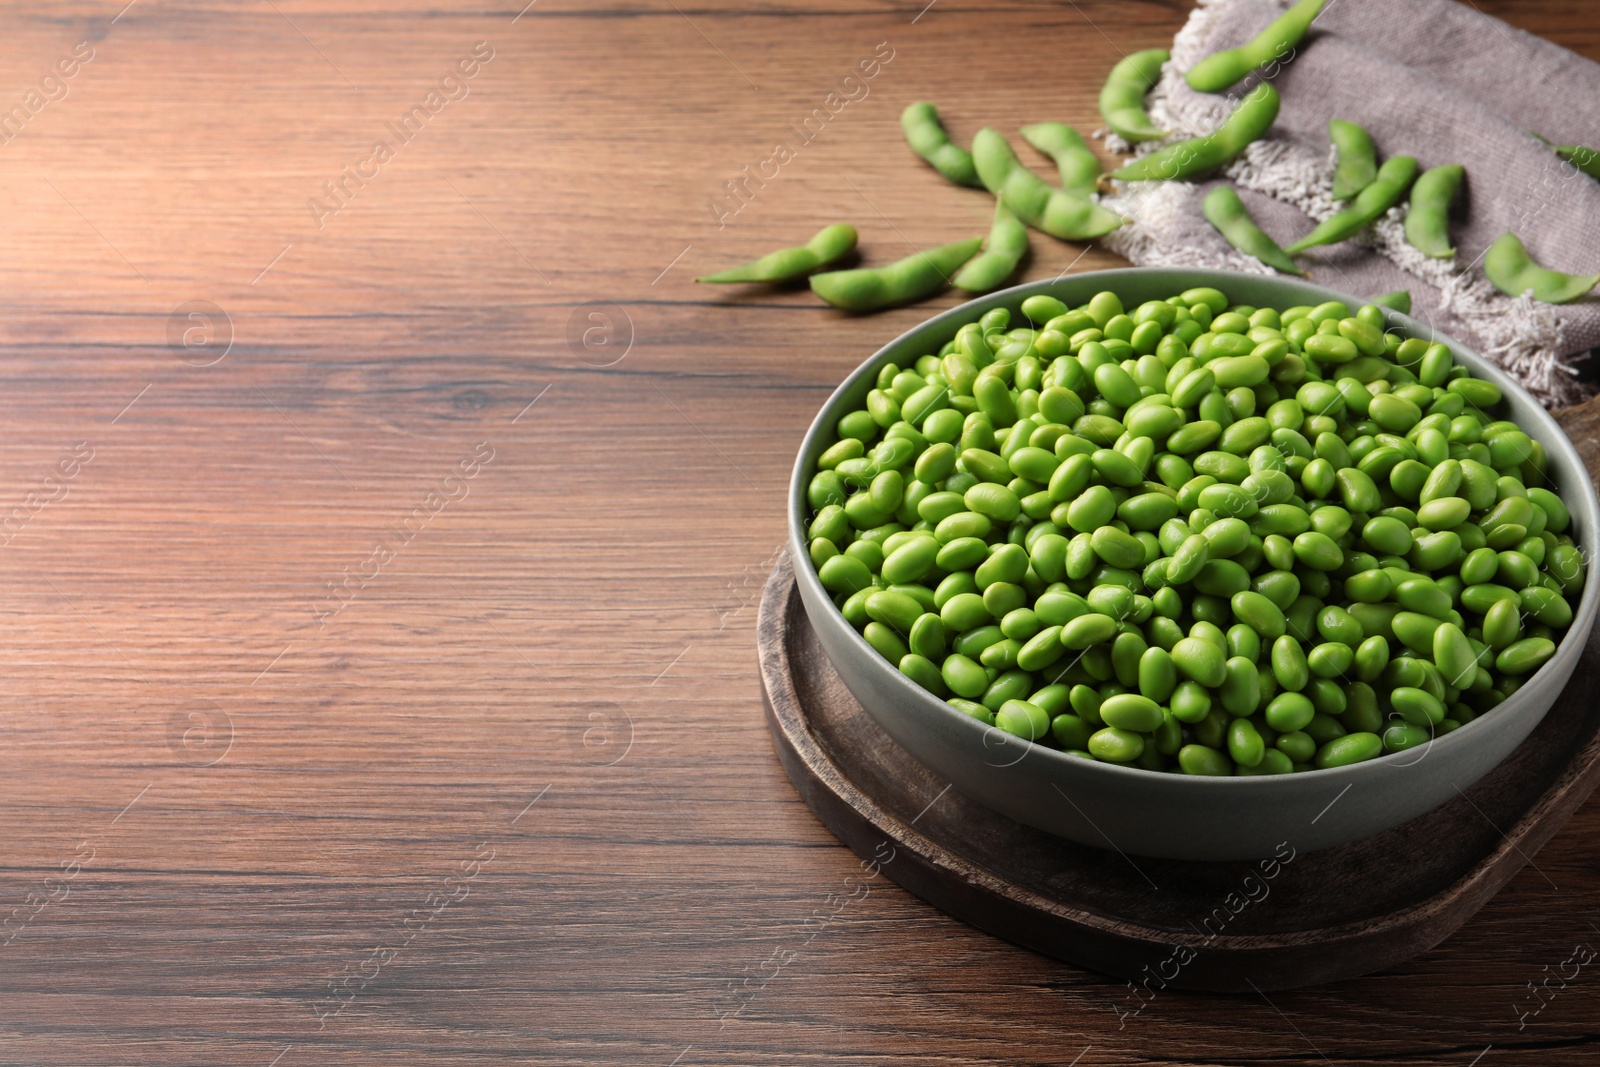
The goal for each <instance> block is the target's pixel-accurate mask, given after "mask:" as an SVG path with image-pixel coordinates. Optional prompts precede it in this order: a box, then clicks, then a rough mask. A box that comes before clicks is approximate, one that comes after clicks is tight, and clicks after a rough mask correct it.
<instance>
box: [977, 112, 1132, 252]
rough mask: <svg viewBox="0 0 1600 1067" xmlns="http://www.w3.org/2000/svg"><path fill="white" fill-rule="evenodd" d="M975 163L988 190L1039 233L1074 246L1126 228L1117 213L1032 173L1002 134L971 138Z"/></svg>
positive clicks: (983, 132) (995, 132)
mask: <svg viewBox="0 0 1600 1067" xmlns="http://www.w3.org/2000/svg"><path fill="white" fill-rule="evenodd" d="M972 158H973V160H974V161H975V162H976V163H977V167H978V177H979V178H980V179H981V180H982V181H983V185H984V188H986V189H988V190H989V191H990V192H991V193H993V194H994V195H995V196H996V197H997V198H999V200H1000V201H1001V202H1002V203H1004V204H1005V206H1006V207H1007V208H1009V209H1010V210H1011V211H1012V212H1013V213H1014V214H1015V215H1016V216H1017V218H1019V219H1021V220H1022V221H1023V222H1025V223H1027V224H1028V225H1029V226H1032V227H1033V228H1034V229H1037V230H1041V231H1043V232H1044V233H1047V234H1049V235H1050V236H1052V237H1060V238H1063V239H1065V240H1069V241H1088V240H1093V239H1094V238H1096V237H1103V236H1105V235H1106V234H1108V233H1110V232H1111V231H1112V230H1114V229H1116V228H1117V227H1118V226H1121V225H1122V221H1123V220H1122V216H1121V215H1118V214H1117V213H1116V212H1114V211H1110V210H1108V209H1106V208H1103V207H1101V206H1100V205H1099V204H1096V203H1093V202H1092V201H1089V200H1086V199H1084V198H1082V197H1077V196H1073V195H1072V194H1071V193H1068V192H1066V191H1065V190H1062V189H1058V188H1056V187H1055V186H1052V185H1050V184H1049V183H1048V182H1046V181H1045V180H1044V179H1043V178H1041V177H1039V176H1038V175H1037V174H1035V173H1034V172H1033V171H1031V170H1029V169H1028V168H1027V167H1026V166H1024V165H1023V164H1022V161H1021V160H1019V159H1018V158H1017V154H1016V153H1015V152H1014V151H1012V149H1011V145H1010V144H1009V143H1008V142H1007V141H1006V139H1005V136H1004V135H1003V134H1001V133H1000V132H999V131H998V130H994V129H990V128H988V127H985V128H984V129H981V130H979V131H978V133H977V135H976V136H974V137H973V139H972Z"/></svg>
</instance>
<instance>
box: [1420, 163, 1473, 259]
mask: <svg viewBox="0 0 1600 1067" xmlns="http://www.w3.org/2000/svg"><path fill="white" fill-rule="evenodd" d="M1466 173H1467V172H1466V169H1465V168H1464V167H1462V166H1461V164H1459V163H1450V164H1446V165H1445V166H1442V167H1432V168H1430V169H1428V170H1426V171H1423V173H1422V176H1421V177H1419V178H1418V179H1417V183H1416V184H1415V185H1413V186H1412V187H1411V206H1410V207H1409V208H1407V209H1406V241H1407V242H1409V243H1410V245H1411V247H1412V248H1415V249H1416V250H1417V251H1419V252H1421V253H1422V254H1423V255H1425V256H1432V257H1433V258H1434V259H1448V258H1450V257H1451V256H1453V255H1455V254H1456V250H1455V248H1454V247H1452V246H1451V244H1450V202H1451V201H1452V200H1454V199H1455V198H1456V190H1457V189H1459V188H1460V187H1461V179H1462V178H1463V177H1465V176H1466Z"/></svg>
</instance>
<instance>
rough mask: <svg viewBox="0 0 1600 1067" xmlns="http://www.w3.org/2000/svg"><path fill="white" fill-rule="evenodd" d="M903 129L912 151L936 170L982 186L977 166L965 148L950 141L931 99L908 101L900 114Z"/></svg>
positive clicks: (961, 180) (956, 179)
mask: <svg viewBox="0 0 1600 1067" xmlns="http://www.w3.org/2000/svg"><path fill="white" fill-rule="evenodd" d="M900 129H901V131H902V132H903V133H904V134H905V137H906V143H907V144H908V145H910V146H911V150H912V151H913V152H915V153H916V154H917V155H919V156H921V157H922V158H923V159H925V160H926V161H927V162H928V163H929V164H930V165H932V167H933V169H934V170H936V171H938V172H939V173H940V174H943V175H944V176H945V177H946V178H949V179H950V180H951V181H953V182H955V183H956V184H957V185H970V186H973V187H975V188H976V187H978V186H981V185H982V183H981V182H980V181H979V180H978V170H977V167H975V166H974V165H973V162H972V156H971V154H970V153H968V152H967V151H966V150H965V149H964V148H961V147H960V146H958V145H956V144H955V143H954V142H952V141H951V140H950V135H949V134H948V133H946V132H945V128H944V123H942V122H941V121H939V112H938V110H937V109H935V108H934V106H933V105H932V104H930V103H928V102H927V101H918V102H916V103H913V104H908V105H907V106H906V109H905V110H904V111H902V112H901V113H900Z"/></svg>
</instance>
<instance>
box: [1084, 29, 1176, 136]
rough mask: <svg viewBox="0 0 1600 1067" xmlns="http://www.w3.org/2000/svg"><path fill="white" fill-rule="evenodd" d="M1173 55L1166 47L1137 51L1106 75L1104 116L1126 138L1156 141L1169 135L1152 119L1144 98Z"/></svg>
mask: <svg viewBox="0 0 1600 1067" xmlns="http://www.w3.org/2000/svg"><path fill="white" fill-rule="evenodd" d="M1169 58H1171V57H1170V56H1169V54H1168V52H1167V50H1166V49H1165V48H1151V49H1147V50H1146V51H1143V52H1134V53H1132V54H1131V55H1127V56H1124V57H1122V59H1120V60H1118V61H1117V64H1116V65H1115V66H1113V67H1112V68H1111V73H1110V74H1109V75H1107V76H1106V84H1105V87H1104V88H1102V89H1101V90H1100V117H1101V118H1103V119H1105V121H1106V125H1107V126H1109V127H1111V132H1112V133H1114V134H1116V135H1117V136H1118V137H1121V138H1122V139H1123V140H1124V141H1132V142H1138V141H1154V140H1157V139H1159V138H1162V137H1165V136H1166V135H1167V131H1166V130H1163V129H1161V128H1160V127H1158V126H1157V125H1156V124H1155V123H1153V122H1151V121H1150V115H1149V113H1148V112H1147V111H1145V109H1144V98H1145V94H1146V93H1148V92H1149V91H1150V87H1151V86H1153V85H1155V83H1156V82H1157V81H1158V80H1159V79H1160V78H1161V66H1162V64H1163V63H1165V62H1166V61H1167V60H1168V59H1169Z"/></svg>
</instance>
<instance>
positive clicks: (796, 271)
mask: <svg viewBox="0 0 1600 1067" xmlns="http://www.w3.org/2000/svg"><path fill="white" fill-rule="evenodd" d="M855 246H856V228H855V227H854V226H852V225H850V224H849V223H848V222H836V223H834V224H833V225H832V226H824V227H823V228H822V229H821V230H820V231H818V233H817V235H816V236H815V237H813V238H811V240H809V241H807V242H806V243H805V244H803V245H798V246H796V247H794V248H780V249H778V251H776V252H768V253H767V254H766V255H764V256H762V257H761V258H760V259H757V260H754V261H752V262H750V263H745V264H743V265H741V266H738V267H731V268H729V269H728V270H725V271H721V272H719V273H717V274H708V275H706V276H705V277H704V278H696V279H695V281H697V282H712V283H715V284H718V285H723V284H726V283H728V282H787V281H793V280H794V279H796V278H803V277H805V276H806V275H807V274H811V273H812V272H814V271H816V270H818V269H820V268H822V267H826V266H827V265H828V264H829V263H832V262H834V261H835V260H838V259H840V258H841V257H843V256H845V255H847V254H849V253H850V251H851V250H853V249H854V248H855Z"/></svg>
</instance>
